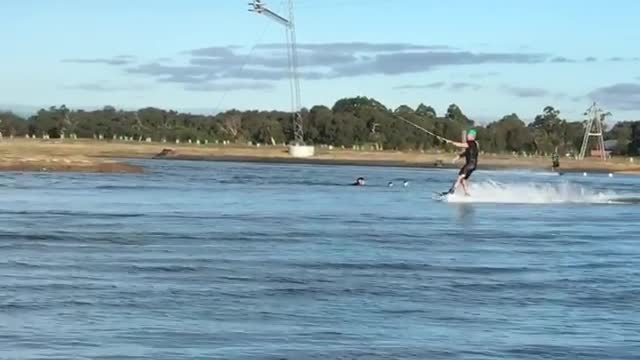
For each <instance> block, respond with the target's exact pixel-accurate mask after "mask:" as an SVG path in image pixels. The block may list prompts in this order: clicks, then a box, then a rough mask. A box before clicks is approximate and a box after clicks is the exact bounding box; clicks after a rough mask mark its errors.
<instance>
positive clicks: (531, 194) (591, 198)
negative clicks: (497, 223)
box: [443, 181, 624, 204]
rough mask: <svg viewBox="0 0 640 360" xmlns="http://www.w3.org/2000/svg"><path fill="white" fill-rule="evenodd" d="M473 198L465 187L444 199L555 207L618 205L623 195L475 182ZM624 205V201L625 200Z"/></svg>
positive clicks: (575, 188) (566, 185)
mask: <svg viewBox="0 0 640 360" xmlns="http://www.w3.org/2000/svg"><path fill="white" fill-rule="evenodd" d="M469 192H470V193H471V196H465V195H464V192H463V191H462V188H460V189H458V191H457V192H456V193H455V194H453V195H447V196H446V197H445V198H444V199H443V200H444V201H446V202H451V203H467V202H468V203H511V204H555V203H590V204H607V203H616V202H619V201H618V200H619V199H621V196H619V195H618V194H616V193H615V192H612V191H608V192H598V191H594V190H590V189H588V188H585V187H583V186H580V185H576V184H570V183H561V184H534V183H525V184H502V183H498V182H494V181H486V182H481V183H472V184H471V188H470V189H469ZM623 202H624V201H623Z"/></svg>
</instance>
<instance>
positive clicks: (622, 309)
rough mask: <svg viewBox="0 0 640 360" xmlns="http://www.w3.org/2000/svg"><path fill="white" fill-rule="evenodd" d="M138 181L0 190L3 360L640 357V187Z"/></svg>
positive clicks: (336, 170)
mask: <svg viewBox="0 0 640 360" xmlns="http://www.w3.org/2000/svg"><path fill="white" fill-rule="evenodd" d="M138 163H142V164H144V165H145V166H146V167H147V173H146V174H142V175H113V176H112V175H86V174H84V175H83V174H44V173H43V174H17V173H4V174H0V195H1V197H0V199H1V200H0V251H1V253H2V259H1V260H0V310H1V311H0V358H1V359H572V360H573V359H594V360H596V359H597V360H603V359H638V356H640V316H639V311H638V304H639V303H640V277H639V276H640V235H639V230H640V225H638V221H639V219H640V216H639V212H638V210H639V209H640V205H637V204H634V202H633V201H629V198H637V197H638V196H639V195H640V188H639V185H640V180H638V179H637V178H634V177H624V176H614V177H608V176H605V175H591V174H589V175H588V176H586V177H585V176H582V174H576V175H565V176H553V175H550V174H546V173H535V172H526V171H522V172H518V171H511V172H489V171H482V170H478V171H477V172H476V173H475V174H474V177H473V181H474V182H473V184H474V187H475V188H472V197H471V198H464V197H455V198H452V199H449V200H450V202H446V201H436V200H434V199H433V198H432V193H433V192H434V191H437V192H439V191H444V190H447V189H448V188H449V186H450V184H451V182H452V180H453V179H454V177H455V174H456V173H455V171H454V170H438V169H431V170H429V169H399V168H374V167H332V166H305V165H266V164H265V165H260V164H243V163H213V162H179V161H152V162H144V161H142V162H139V161H138ZM358 176H364V177H365V178H366V180H367V185H366V186H365V187H354V186H348V184H349V183H351V182H353V181H354V179H355V178H357V177H358ZM404 180H407V181H408V186H407V187H404V186H402V181H404ZM389 181H393V182H394V185H395V186H393V187H388V186H387V183H388V182H389ZM616 199H618V200H619V199H625V200H622V201H618V200H616Z"/></svg>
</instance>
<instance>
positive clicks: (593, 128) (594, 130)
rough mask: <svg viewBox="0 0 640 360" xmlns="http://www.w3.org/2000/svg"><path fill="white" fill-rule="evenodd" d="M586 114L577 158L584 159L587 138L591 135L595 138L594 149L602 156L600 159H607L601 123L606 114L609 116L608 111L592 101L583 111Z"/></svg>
mask: <svg viewBox="0 0 640 360" xmlns="http://www.w3.org/2000/svg"><path fill="white" fill-rule="evenodd" d="M584 115H587V116H588V118H587V121H586V126H585V130H584V138H583V140H582V148H581V149H580V155H579V156H578V159H579V160H584V157H585V155H586V152H587V148H589V139H590V138H591V137H595V138H596V141H597V143H596V149H597V153H598V155H599V156H600V157H601V158H602V160H606V159H607V154H606V151H605V148H604V134H603V123H604V120H605V118H606V117H607V116H610V115H611V113H610V112H606V113H605V112H603V111H602V109H600V108H599V107H598V106H597V105H596V103H595V102H594V103H593V105H591V107H589V108H588V109H587V111H586V112H585V113H584Z"/></svg>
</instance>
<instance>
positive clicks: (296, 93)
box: [249, 0, 312, 153]
mask: <svg viewBox="0 0 640 360" xmlns="http://www.w3.org/2000/svg"><path fill="white" fill-rule="evenodd" d="M249 6H250V9H249V11H251V12H255V13H257V14H261V15H265V16H267V17H268V18H270V19H272V20H274V21H276V22H277V23H279V24H281V25H284V26H285V28H286V37H287V58H288V63H289V88H290V92H291V113H292V116H293V131H294V144H293V145H294V146H304V131H303V128H302V116H301V115H300V109H301V107H302V105H301V101H300V82H299V79H298V55H297V45H296V29H295V22H294V14H293V13H294V11H293V10H294V6H293V0H289V18H288V19H287V18H285V17H283V16H281V15H278V14H276V13H275V12H273V11H271V10H270V9H269V8H267V7H266V5H265V4H264V3H263V2H262V0H254V1H253V2H251V3H249ZM290 150H291V149H290ZM298 150H300V148H299V149H298ZM305 151H306V152H308V151H312V148H311V149H309V147H307V149H305ZM296 153H298V152H296Z"/></svg>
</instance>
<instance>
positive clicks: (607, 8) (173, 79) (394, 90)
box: [0, 0, 640, 121]
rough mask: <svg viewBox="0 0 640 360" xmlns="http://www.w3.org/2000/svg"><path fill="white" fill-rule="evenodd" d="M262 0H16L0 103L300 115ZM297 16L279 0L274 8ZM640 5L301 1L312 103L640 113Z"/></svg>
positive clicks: (480, 116)
mask: <svg viewBox="0 0 640 360" xmlns="http://www.w3.org/2000/svg"><path fill="white" fill-rule="evenodd" d="M248 2H249V1H248V0H224V1H223V0H181V1H177V0H135V1H132V0H126V1H125V0H109V1H100V2H98V1H86V0H2V1H1V2H0V14H2V15H3V16H2V19H3V31H2V33H1V34H0V40H1V41H2V44H3V50H4V51H3V52H2V56H1V57H0V65H1V66H0V107H3V108H7V107H14V108H16V109H18V108H20V107H40V106H49V105H59V104H66V105H67V106H69V107H72V108H77V107H84V108H90V107H101V106H103V105H107V104H108V105H113V106H116V107H124V108H138V107H143V106H157V107H162V108H173V109H178V110H183V111H194V112H201V111H207V112H211V111H214V110H219V109H228V108H238V109H265V110H269V109H281V110H288V109H289V108H290V105H289V104H290V101H289V86H288V77H287V73H286V61H285V60H286V57H285V56H286V53H285V52H284V51H285V49H284V48H283V47H282V46H281V45H282V43H283V42H284V40H285V37H284V36H285V33H284V28H283V27H282V26H281V25H279V24H277V23H275V22H273V21H271V20H270V19H268V18H266V17H264V16H259V15H257V14H254V13H250V12H248V11H247V8H248V5H247V3H248ZM265 2H266V4H267V6H268V7H270V8H271V9H273V10H275V11H276V12H280V13H285V9H286V6H285V5H286V4H285V2H283V1H281V0H270V1H265ZM639 13H640V2H637V1H632V0H613V1H611V2H608V3H607V2H604V1H596V0H593V1H573V0H563V1H550V0H536V1H524V0H523V1H506V0H503V1H497V0H484V1H477V0H448V1H439V0H398V1H390V0H322V1H321V0H298V1H297V2H296V24H297V39H298V43H299V44H300V54H299V56H300V58H301V65H303V66H302V67H301V69H300V72H301V77H302V80H301V90H302V105H303V106H306V107H310V106H312V105H315V104H324V105H328V106H331V105H332V104H333V103H334V102H335V101H336V100H338V99H339V98H342V97H350V96H358V95H362V96H369V97H374V98H376V99H378V100H379V101H381V102H382V103H384V104H385V105H387V106H390V107H396V106H399V105H402V104H407V105H409V106H412V107H414V108H415V107H416V106H417V105H418V104H419V103H420V102H424V103H425V104H428V105H432V106H433V107H434V108H435V109H436V110H437V112H438V113H442V112H444V111H445V110H446V108H447V106H448V105H449V104H451V103H456V104H458V105H459V106H460V107H461V108H462V110H463V111H464V112H465V113H466V114H467V115H469V116H470V117H472V118H475V119H477V120H479V121H487V120H494V119H497V118H499V117H500V116H502V115H505V114H508V113H512V112H515V113H517V114H518V115H520V117H521V118H523V119H526V120H531V119H532V118H533V117H535V115H536V114H538V113H540V112H541V111H542V109H543V108H544V107H545V106H547V105H552V106H555V107H556V108H557V109H559V110H560V111H561V112H562V114H563V115H564V116H565V117H567V118H569V119H571V120H580V119H581V118H582V113H583V112H584V110H585V109H587V108H588V107H589V106H590V105H591V102H592V101H593V100H597V101H599V102H600V103H601V105H602V106H603V107H604V108H606V109H607V110H609V111H611V112H612V113H613V117H612V120H613V121H619V120H627V119H629V120H630V119H640V48H639V47H637V46H636V45H635V42H636V41H637V39H640V27H638V26H637V16H638V15H637V14H639Z"/></svg>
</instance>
